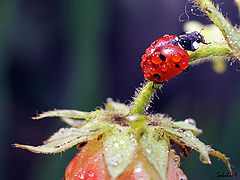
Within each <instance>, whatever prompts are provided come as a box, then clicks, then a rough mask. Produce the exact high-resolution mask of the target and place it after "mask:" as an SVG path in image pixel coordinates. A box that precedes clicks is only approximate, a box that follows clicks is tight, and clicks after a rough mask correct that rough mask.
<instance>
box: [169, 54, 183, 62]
mask: <svg viewBox="0 0 240 180" xmlns="http://www.w3.org/2000/svg"><path fill="white" fill-rule="evenodd" d="M171 58H172V60H173V61H174V62H180V61H181V59H182V57H181V55H180V54H179V53H174V54H173V55H172V57H171Z"/></svg>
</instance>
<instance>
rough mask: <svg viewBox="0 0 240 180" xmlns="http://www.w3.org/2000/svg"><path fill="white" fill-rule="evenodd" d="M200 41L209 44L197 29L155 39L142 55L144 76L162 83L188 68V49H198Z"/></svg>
mask: <svg viewBox="0 0 240 180" xmlns="http://www.w3.org/2000/svg"><path fill="white" fill-rule="evenodd" d="M200 42H201V43H204V44H207V43H205V41H204V38H203V36H202V35H201V34H200V33H198V32H196V31H195V32H192V33H184V34H181V35H179V36H176V35H171V36H170V35H164V36H163V37H162V38H160V39H158V40H156V41H154V42H153V43H152V44H151V45H150V47H149V48H147V49H146V51H145V54H144V55H143V56H142V62H141V67H142V71H143V75H144V77H145V78H146V79H148V80H150V81H153V82H155V83H161V82H165V81H167V80H169V79H171V78H172V77H174V76H176V75H178V74H179V73H181V72H182V71H183V70H187V69H188V62H189V55H188V53H187V52H186V50H190V51H195V50H197V49H198V47H199V44H198V43H200Z"/></svg>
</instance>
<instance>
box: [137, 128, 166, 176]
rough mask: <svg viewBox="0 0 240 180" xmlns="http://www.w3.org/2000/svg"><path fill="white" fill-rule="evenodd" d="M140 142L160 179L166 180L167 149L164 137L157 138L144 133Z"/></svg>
mask: <svg viewBox="0 0 240 180" xmlns="http://www.w3.org/2000/svg"><path fill="white" fill-rule="evenodd" d="M140 143H141V145H142V148H143V149H144V152H145V155H146V156H147V158H148V160H149V161H150V163H151V164H152V165H153V166H154V168H155V169H156V170H157V172H158V174H159V176H160V177H161V179H162V180H166V174H167V166H168V150H169V147H168V143H167V141H166V140H165V139H160V140H158V139H156V138H155V137H153V135H152V134H147V133H144V134H143V135H142V137H141V138H140Z"/></svg>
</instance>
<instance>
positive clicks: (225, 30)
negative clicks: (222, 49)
mask: <svg viewBox="0 0 240 180" xmlns="http://www.w3.org/2000/svg"><path fill="white" fill-rule="evenodd" d="M195 1H196V2H197V3H198V4H199V5H200V7H201V8H202V10H203V11H204V12H205V13H206V14H207V15H208V16H209V18H210V19H211V20H212V21H213V22H214V23H215V24H216V25H217V26H218V28H219V29H220V31H221V32H222V34H223V36H224V38H225V40H226V41H227V44H228V46H229V48H230V49H231V51H232V52H233V54H234V55H235V57H237V58H238V59H240V34H239V33H238V32H237V31H236V29H235V28H234V27H233V26H232V25H231V24H230V23H229V21H227V20H226V19H225V18H224V16H223V15H222V14H221V13H220V12H219V11H218V10H217V9H216V8H215V6H214V5H213V4H212V2H211V0H195Z"/></svg>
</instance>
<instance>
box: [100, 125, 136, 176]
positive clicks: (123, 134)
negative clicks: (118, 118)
mask: <svg viewBox="0 0 240 180" xmlns="http://www.w3.org/2000/svg"><path fill="white" fill-rule="evenodd" d="M110 133H112V135H111V136H106V137H105V140H104V142H103V148H104V159H105V163H106V165H107V168H108V172H109V174H110V175H111V177H112V179H116V178H117V177H118V176H119V175H121V174H122V173H123V172H124V170H125V169H126V167H127V166H128V165H129V164H130V163H131V162H132V159H133V156H134V152H135V150H136V146H137V142H136V139H134V137H133V135H132V134H130V133H129V132H128V130H127V129H125V128H124V127H120V126H119V127H118V128H115V129H113V130H112V132H110Z"/></svg>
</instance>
